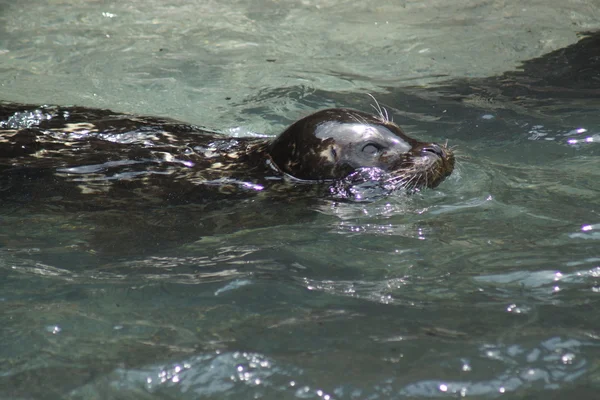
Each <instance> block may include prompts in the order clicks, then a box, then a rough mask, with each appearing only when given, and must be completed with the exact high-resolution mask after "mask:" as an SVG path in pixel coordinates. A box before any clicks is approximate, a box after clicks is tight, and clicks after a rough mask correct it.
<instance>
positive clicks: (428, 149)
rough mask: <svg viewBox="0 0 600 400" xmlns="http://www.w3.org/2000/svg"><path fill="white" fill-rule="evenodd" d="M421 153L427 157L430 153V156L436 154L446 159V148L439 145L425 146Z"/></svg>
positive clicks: (430, 144)
mask: <svg viewBox="0 0 600 400" xmlns="http://www.w3.org/2000/svg"><path fill="white" fill-rule="evenodd" d="M421 152H422V153H423V155H427V154H428V153H430V154H435V155H436V156H438V157H439V158H445V157H446V151H445V150H444V148H443V147H442V146H440V145H439V144H437V143H429V144H428V145H426V146H424V147H423V148H422V149H421Z"/></svg>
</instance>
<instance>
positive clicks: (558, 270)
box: [0, 1, 600, 399]
mask: <svg viewBox="0 0 600 400" xmlns="http://www.w3.org/2000/svg"><path fill="white" fill-rule="evenodd" d="M599 14H600V7H599V6H598V5H597V4H596V3H595V2H592V1H590V2H579V3H564V4H563V2H557V4H552V3H549V2H547V1H543V2H529V4H528V6H527V8H524V7H523V6H522V5H521V4H520V3H516V2H515V3H514V4H512V3H498V2H486V1H481V2H473V1H471V2H466V1H465V2H452V4H450V3H447V2H435V1H428V2H426V3H423V2H408V1H406V2H403V3H401V4H395V3H385V2H383V3H381V2H379V3H378V5H377V6H373V5H364V4H363V3H359V2H350V1H347V2H346V1H344V2H342V1H336V2H333V1H329V2H311V1H306V2H302V3H297V2H281V1H279V2H264V1H263V2H261V1H256V2H214V3H213V2H197V3H194V2H175V1H171V2H156V3H148V2H127V3H117V2H114V3H113V2H80V3H76V4H66V3H64V2H62V1H52V2H27V4H24V3H23V4H21V3H20V2H0V57H1V58H0V82H1V83H0V84H1V85H2V86H0V99H2V100H10V101H20V102H26V103H33V104H43V103H51V104H77V105H85V106H90V107H106V108H112V109H116V110H119V111H126V112H134V113H142V114H151V115H165V116H170V117H173V118H177V119H181V120H184V121H186V122H190V123H196V124H200V125H204V126H208V127H210V128H213V129H219V130H222V131H224V132H226V133H228V134H231V135H240V134H247V133H256V132H260V133H266V134H269V135H273V134H276V133H277V132H278V131H280V130H281V129H282V127H283V126H285V125H287V124H288V123H289V122H291V121H292V120H294V119H296V118H298V117H299V116H301V115H303V114H306V113H308V112H310V111H312V110H315V109H318V108H322V107H327V106H332V105H338V106H352V107H356V108H360V109H363V110H369V108H370V105H369V104H370V102H371V101H370V99H369V98H368V97H367V96H366V95H365V93H366V92H371V93H373V94H375V95H376V97H377V99H378V100H379V101H380V102H382V103H383V104H385V105H387V107H388V109H389V110H390V111H391V112H392V114H393V115H394V120H395V121H396V122H397V123H399V124H400V125H401V126H403V127H404V128H405V129H406V130H407V132H408V133H409V134H411V135H412V136H415V137H418V138H420V139H422V140H435V141H445V140H446V139H447V140H448V141H449V143H450V144H451V145H456V146H458V149H457V153H458V156H459V158H458V163H457V169H456V171H455V173H454V174H453V175H452V176H451V177H450V178H449V179H448V180H447V181H446V182H444V183H443V184H442V185H440V186H439V187H438V188H437V189H435V190H428V191H425V192H423V193H419V194H417V195H414V196H400V195H399V196H394V197H388V198H385V199H380V200H378V201H375V202H372V203H338V202H335V201H331V200H327V199H314V201H309V202H302V203H301V204H283V205H282V204H274V205H271V206H270V207H256V206H254V207H253V206H251V205H244V204H240V205H239V206H236V207H235V208H234V209H232V213H231V214H230V216H223V218H222V219H221V221H222V223H223V226H222V229H221V231H220V232H219V233H218V234H215V235H211V236H205V237H198V236H197V235H196V236H194V235H193V234H192V233H193V232H194V230H193V229H192V228H189V231H187V230H186V231H184V232H180V233H182V234H184V235H185V234H186V233H189V240H185V241H184V243H181V244H179V245H178V246H177V247H174V248H173V247H164V248H160V247H157V248H155V249H152V251H148V252H147V253H145V254H135V255H119V254H112V255H106V254H104V253H100V252H97V251H96V250H95V249H94V248H90V247H89V246H88V243H89V239H90V237H92V236H93V234H94V232H95V231H96V230H97V229H99V227H100V225H95V223H94V222H93V220H90V218H89V215H88V214H85V213H67V212H65V211H64V210H61V209H53V208H52V207H51V203H49V205H48V206H47V207H44V208H41V209H39V210H31V209H28V208H27V207H25V206H23V207H18V206H15V205H10V206H8V205H4V207H3V208H2V211H1V212H0V218H1V220H0V221H1V224H0V243H1V247H0V279H1V282H2V284H1V288H2V289H1V291H0V309H1V312H0V323H1V326H2V327H3V329H2V331H1V333H0V335H1V337H0V342H1V343H2V346H0V366H1V367H0V397H2V398H7V399H8V398H10V399H30V398H44V399H49V398H68V399H84V398H85V399H89V398H114V399H131V398H136V399H137V398H147V399H154V398H157V399H158V398H161V399H162V398H190V399H192V398H194V399H195V398H236V399H237V398H244V399H246V398H265V399H296V398H308V399H391V398H456V397H461V396H462V397H467V398H477V399H479V398H498V397H505V396H510V398H523V399H525V398H526V399H547V398H566V397H567V396H576V397H577V398H589V399H594V398H596V393H597V392H598V389H600V375H599V368H598V366H599V365H600V364H599V362H600V349H599V344H600V342H599V340H598V335H599V332H598V327H599V326H600V319H599V317H598V314H597V312H596V310H597V308H598V304H597V303H598V300H597V299H598V291H599V290H600V286H599V281H600V246H599V240H600V233H599V232H600V200H599V199H600V195H599V194H600V172H599V171H600V158H599V157H598V151H599V148H598V142H599V141H600V139H599V138H598V137H599V135H600V133H599V132H600V119H599V118H598V114H597V110H598V106H600V104H599V102H598V96H597V93H598V92H597V91H598V89H599V88H600V87H599V85H598V81H597V71H598V69H596V67H597V64H595V63H597V57H596V56H597V55H598V50H596V49H598V46H597V45H595V44H594V43H596V42H597V39H596V41H595V42H591V43H588V44H587V45H586V46H585V48H579V50H578V52H577V54H578V57H580V58H577V57H574V56H573V55H572V54H571V53H570V52H569V51H566V52H564V53H561V54H562V56H561V57H562V58H561V57H558V56H557V57H554V58H553V57H547V58H544V61H543V62H540V63H532V64H529V65H531V68H532V70H533V71H535V73H534V72H531V71H529V72H528V73H527V74H525V75H524V76H523V75H519V74H516V73H512V74H511V73H508V74H506V75H504V76H501V77H500V78H489V79H488V78H485V77H486V76H493V75H498V76H500V74H502V73H503V72H505V71H511V70H514V69H516V67H517V65H518V63H519V61H522V60H526V59H533V58H535V57H539V56H541V55H542V54H546V53H549V52H551V51H554V50H556V49H560V48H562V47H565V46H568V45H572V44H573V43H575V42H576V41H577V37H576V34H575V33H576V32H578V31H585V30H593V29H597V28H598V23H597V21H599V20H600V18H599V17H600V15H599ZM386 22H387V23H386ZM581 43H583V42H581ZM161 49H162V50H161ZM571 49H576V47H571ZM565 59H566V60H568V61H569V62H564V60H565ZM267 60H275V61H267ZM561 60H563V61H562V62H561ZM594 60H596V61H594ZM526 71H527V68H526ZM574 71H575V72H577V73H576V74H575V73H572V72H574ZM535 74H539V76H537V75H535ZM541 76H543V77H544V79H542V78H540V77H541ZM245 206H248V207H249V210H251V211H248V212H247V213H246V214H244V211H245V210H246V211H247V210H248V209H244V207H245ZM115 215H116V216H117V217H115V224H116V226H117V227H118V224H119V223H121V221H126V218H127V216H124V215H119V214H118V213H116V214H115ZM244 215H245V217H244ZM153 217H156V218H154V219H152V220H151V221H150V222H149V225H150V226H154V227H155V231H152V232H148V235H149V237H153V236H152V235H154V236H156V237H159V238H160V236H161V234H163V233H164V232H165V231H164V228H163V227H164V226H165V224H166V221H164V220H161V218H158V217H157V216H153ZM202 217H203V215H198V218H202ZM274 218H276V219H274ZM273 221H276V222H273ZM254 222H257V223H254ZM132 240H133V239H132ZM125 242H126V241H125ZM123 245H124V246H127V245H128V244H127V243H124V244H123Z"/></svg>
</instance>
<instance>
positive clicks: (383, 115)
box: [367, 93, 389, 122]
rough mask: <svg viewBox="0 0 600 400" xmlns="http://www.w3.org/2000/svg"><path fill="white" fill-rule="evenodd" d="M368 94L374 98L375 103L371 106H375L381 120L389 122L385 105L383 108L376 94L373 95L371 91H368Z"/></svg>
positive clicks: (374, 108)
mask: <svg viewBox="0 0 600 400" xmlns="http://www.w3.org/2000/svg"><path fill="white" fill-rule="evenodd" d="M367 96H369V97H370V98H372V99H373V101H374V102H375V105H373V104H371V107H373V110H375V111H376V112H377V114H378V115H379V118H380V119H381V121H382V122H389V116H388V112H387V110H386V109H385V107H383V108H382V107H381V105H380V104H379V102H378V101H377V99H376V98H375V96H373V95H372V94H371V93H367Z"/></svg>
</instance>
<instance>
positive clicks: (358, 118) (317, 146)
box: [268, 108, 454, 189]
mask: <svg viewBox="0 0 600 400" xmlns="http://www.w3.org/2000/svg"><path fill="white" fill-rule="evenodd" d="M268 153H269V155H270V157H271V159H272V160H273V162H274V163H275V164H276V165H277V166H278V167H279V168H280V169H281V171H283V172H285V173H287V174H289V175H291V176H292V177H295V178H298V179H302V180H309V181H330V180H340V179H347V178H349V177H351V178H353V179H354V182H353V183H356V182H355V181H356V179H359V180H360V177H369V179H372V178H373V176H374V174H373V171H376V172H378V173H379V176H380V177H381V176H385V178H383V179H384V180H385V182H386V183H388V184H391V185H394V186H396V187H397V188H401V187H402V188H407V189H418V188H422V187H429V188H434V187H436V186H437V185H439V184H440V183H441V182H442V181H443V180H444V179H445V178H446V177H447V176H448V175H450V174H451V173H452V170H453V169H454V155H453V154H452V152H451V151H450V150H449V149H448V148H447V147H446V146H442V145H439V144H436V143H425V142H419V141H418V140H416V139H413V138H410V137H408V136H407V135H405V134H404V132H402V130H401V129H400V127H399V126H398V125H396V124H394V123H393V122H391V121H389V120H387V119H386V118H384V117H382V116H381V117H376V116H373V115H370V114H367V113H364V112H360V111H356V110H350V109H343V108H336V109H328V110H322V111H318V112H316V113H314V114H311V115H309V116H308V117H306V118H303V119H301V120H299V121H297V122H296V123H294V124H293V125H291V126H290V127H289V128H288V129H286V130H285V131H284V132H283V133H282V134H281V135H279V136H278V137H277V138H276V139H275V140H274V141H273V142H272V143H271V144H270V146H269V148H268ZM365 170H367V171H368V172H369V173H365ZM358 172H360V173H358Z"/></svg>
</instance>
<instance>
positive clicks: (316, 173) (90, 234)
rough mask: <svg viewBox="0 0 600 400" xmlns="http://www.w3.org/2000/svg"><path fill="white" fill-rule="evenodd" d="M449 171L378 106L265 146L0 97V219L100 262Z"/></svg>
mask: <svg viewBox="0 0 600 400" xmlns="http://www.w3.org/2000/svg"><path fill="white" fill-rule="evenodd" d="M453 168H454V156H453V154H452V151H451V150H449V149H448V148H447V147H446V146H441V145H437V144H434V143H425V142H420V141H417V140H415V139H413V138H410V137H408V136H407V135H406V134H404V133H403V132H402V130H401V129H400V128H399V127H398V126H397V125H396V124H394V123H393V122H391V121H390V120H389V119H388V118H387V116H386V114H385V113H384V112H383V111H380V112H379V115H370V114H368V113H364V112H361V111H356V110H350V109H342V108H335V109H328V110H322V111H317V112H315V113H313V114H310V115H308V116H306V117H305V118H302V119H300V120H299V121H297V122H295V123H293V124H292V125H291V126H289V127H288V128H287V129H286V130H285V131H284V132H283V133H281V134H280V135H279V136H277V137H275V138H268V137H245V138H234V137H230V136H227V135H224V134H222V133H218V132H214V131H211V130H209V129H206V128H202V127H199V126H194V125H187V124H184V123H180V122H178V121H174V120H170V119H164V118H153V117H140V116H134V115H127V114H119V113H114V112H112V111H110V110H98V109H89V108H82V107H56V106H44V107H39V108H35V107H30V106H24V105H19V104H7V103H0V209H1V210H2V213H3V215H10V218H11V220H13V219H14V220H15V221H18V222H17V223H18V224H21V225H22V224H24V223H25V224H32V226H36V232H37V231H40V232H48V233H47V234H43V235H42V237H41V238H40V235H39V234H35V235H34V236H33V237H32V238H29V239H28V240H26V241H25V242H24V243H30V242H35V243H38V241H39V240H43V241H48V242H49V243H50V244H49V245H51V246H54V245H55V243H56V242H59V243H61V244H60V248H57V249H55V250H53V251H52V253H53V254H61V252H63V251H67V252H68V253H71V252H72V251H73V249H80V250H81V251H83V254H85V255H86V256H85V259H87V255H89V254H94V255H101V257H100V258H99V260H104V261H102V262H106V257H109V260H113V259H112V258H111V257H113V256H114V257H123V256H125V255H127V256H135V257H140V256H142V255H144V254H154V253H156V252H157V249H165V250H166V249H169V248H175V247H177V246H180V245H182V244H186V243H190V242H194V241H195V240H197V239H200V238H203V237H206V236H211V235H216V234H231V233H232V232H237V231H240V230H244V229H255V228H257V229H260V228H263V227H265V226H272V225H274V224H288V223H297V222H298V221H301V220H303V219H310V218H312V217H314V213H315V212H316V211H315V210H318V209H319V204H322V201H327V199H333V202H334V203H335V202H337V201H346V200H347V201H369V200H371V199H374V198H376V197H379V196H386V195H388V194H390V193H394V192H415V191H419V190H421V189H424V188H433V187H436V186H437V185H439V184H440V183H441V182H442V181H443V180H444V178H445V177H447V176H448V175H449V174H450V173H451V172H452V169H453ZM23 221H29V222H23ZM44 221H46V222H44ZM21 225H19V226H21ZM44 226H46V228H45V229H44V228H43V227H44ZM2 240H8V242H7V244H6V246H9V247H10V246H12V245H14V239H11V238H10V235H9V236H7V237H6V236H3V237H2ZM11 243H12V244H11ZM0 244H1V242H0ZM36 246H37V247H44V246H40V245H37V244H36ZM64 249H66V250H64ZM109 262H112V261H109ZM151 264H152V262H151Z"/></svg>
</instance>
